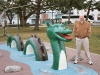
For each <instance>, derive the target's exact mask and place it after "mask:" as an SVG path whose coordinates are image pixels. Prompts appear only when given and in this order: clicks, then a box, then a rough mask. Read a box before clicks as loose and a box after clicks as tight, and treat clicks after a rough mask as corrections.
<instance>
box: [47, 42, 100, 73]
mask: <svg viewBox="0 0 100 75" xmlns="http://www.w3.org/2000/svg"><path fill="white" fill-rule="evenodd" d="M45 45H46V46H48V47H49V50H48V52H49V53H52V49H51V46H50V44H49V43H46V42H45ZM66 52H67V60H68V62H72V63H74V61H71V59H72V58H73V56H75V53H76V50H75V49H73V48H67V47H66ZM90 55H91V58H92V61H93V65H89V64H88V61H87V58H86V56H85V52H84V51H82V52H81V57H82V58H83V59H84V60H82V61H80V62H78V64H79V65H83V66H86V67H88V68H91V69H93V70H95V71H96V72H97V73H98V75H100V55H97V54H94V53H90Z"/></svg>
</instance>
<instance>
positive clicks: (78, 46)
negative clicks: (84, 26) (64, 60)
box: [75, 37, 91, 60]
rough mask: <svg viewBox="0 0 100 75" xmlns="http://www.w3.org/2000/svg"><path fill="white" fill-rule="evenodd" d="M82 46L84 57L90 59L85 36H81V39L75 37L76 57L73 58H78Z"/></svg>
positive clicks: (87, 40) (87, 41)
mask: <svg viewBox="0 0 100 75" xmlns="http://www.w3.org/2000/svg"><path fill="white" fill-rule="evenodd" d="M82 46H83V47H84V50H85V55H86V57H87V58H88V59H89V60H91V58H90V53H89V39H88V38H87V37H86V38H83V39H80V38H77V37H76V50H77V51H76V58H75V59H78V57H80V53H81V47H82Z"/></svg>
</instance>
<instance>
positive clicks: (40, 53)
mask: <svg viewBox="0 0 100 75" xmlns="http://www.w3.org/2000/svg"><path fill="white" fill-rule="evenodd" d="M24 54H25V55H28V54H35V59H36V60H37V61H45V60H48V56H47V50H46V48H45V46H44V44H43V42H42V40H41V39H40V38H38V37H37V36H36V35H31V37H29V39H28V40H27V41H26V43H25V46H24Z"/></svg>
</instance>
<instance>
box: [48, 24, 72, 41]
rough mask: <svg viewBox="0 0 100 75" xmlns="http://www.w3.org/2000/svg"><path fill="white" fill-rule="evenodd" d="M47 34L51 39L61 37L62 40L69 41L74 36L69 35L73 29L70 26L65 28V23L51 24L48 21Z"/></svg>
mask: <svg viewBox="0 0 100 75" xmlns="http://www.w3.org/2000/svg"><path fill="white" fill-rule="evenodd" d="M47 26H48V28H47V36H48V37H49V39H52V40H53V39H59V40H61V41H66V42H69V41H71V40H72V37H71V36H70V35H69V34H71V33H72V30H71V29H70V28H67V29H66V28H65V26H66V23H65V24H53V25H50V24H49V23H47Z"/></svg>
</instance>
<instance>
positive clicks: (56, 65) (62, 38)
mask: <svg viewBox="0 0 100 75" xmlns="http://www.w3.org/2000/svg"><path fill="white" fill-rule="evenodd" d="M66 24H67V23H64V24H53V25H50V24H49V23H47V26H48V28H47V36H48V38H49V39H50V43H51V47H52V51H53V65H52V69H54V70H63V69H67V58H66V49H65V45H64V42H70V41H71V40H72V37H71V36H70V35H68V34H71V33H72V30H71V29H70V28H67V29H66V28H65V26H66Z"/></svg>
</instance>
